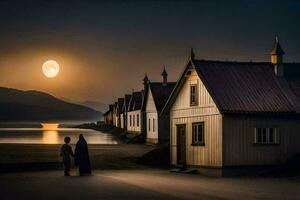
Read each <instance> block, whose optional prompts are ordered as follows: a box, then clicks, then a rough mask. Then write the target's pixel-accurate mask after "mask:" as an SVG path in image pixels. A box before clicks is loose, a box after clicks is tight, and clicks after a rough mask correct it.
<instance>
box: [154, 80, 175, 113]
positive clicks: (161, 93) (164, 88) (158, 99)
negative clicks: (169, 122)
mask: <svg viewBox="0 0 300 200" xmlns="http://www.w3.org/2000/svg"><path fill="white" fill-rule="evenodd" d="M175 84H176V83H170V82H168V83H167V84H166V85H164V84H163V83H161V82H154V83H153V82H150V83H149V88H150V90H151V93H152V96H153V99H154V103H155V106H156V109H157V112H158V113H160V112H161V111H162V109H163V107H164V106H165V104H166V102H167V100H168V98H169V96H170V94H171V92H172V91H173V89H174V86H175Z"/></svg>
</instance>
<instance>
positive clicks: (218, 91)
mask: <svg viewBox="0 0 300 200" xmlns="http://www.w3.org/2000/svg"><path fill="white" fill-rule="evenodd" d="M193 63H194V66H195V69H196V71H197V73H198V75H199V77H200V78H201V80H202V81H203V83H204V84H205V86H206V88H207V89H208V91H209V92H210V94H211V96H212V97H213V99H214V100H215V102H216V104H217V105H218V107H219V109H220V110H221V112H224V113H225V112H233V113H236V112H238V113H241V112H250V113H253V112H254V113H257V112H280V113H289V112H295V107H294V106H293V104H292V103H291V102H290V101H289V99H288V97H287V96H286V94H285V93H284V91H282V88H281V86H280V83H279V81H278V77H277V76H276V75H275V73H274V70H273V66H272V65H271V64H270V63H253V62H218V61H206V60H195V61H194V62H193Z"/></svg>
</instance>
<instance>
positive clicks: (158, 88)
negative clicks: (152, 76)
mask: <svg viewBox="0 0 300 200" xmlns="http://www.w3.org/2000/svg"><path fill="white" fill-rule="evenodd" d="M167 76H168V74H167V72H166V70H165V69H164V71H163V73H162V77H163V81H162V82H150V81H149V83H148V89H147V94H146V97H145V113H146V120H145V121H146V124H147V125H146V133H147V134H146V141H147V143H165V142H168V140H169V120H170V118H169V115H168V114H164V115H160V112H161V111H162V109H163V107H164V105H165V103H166V102H167V100H168V98H169V96H170V94H171V92H172V90H173V88H174V86H175V83H170V82H169V83H168V81H167Z"/></svg>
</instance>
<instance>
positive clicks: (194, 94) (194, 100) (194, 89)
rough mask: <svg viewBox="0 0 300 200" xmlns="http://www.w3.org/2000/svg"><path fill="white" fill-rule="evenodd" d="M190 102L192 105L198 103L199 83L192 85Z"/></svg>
mask: <svg viewBox="0 0 300 200" xmlns="http://www.w3.org/2000/svg"><path fill="white" fill-rule="evenodd" d="M190 91H191V92H190V104H191V106H195V105H197V104H198V102H197V101H198V99H197V85H191V86H190Z"/></svg>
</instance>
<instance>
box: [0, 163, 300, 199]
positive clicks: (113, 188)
mask: <svg viewBox="0 0 300 200" xmlns="http://www.w3.org/2000/svg"><path fill="white" fill-rule="evenodd" d="M72 175H73V176H72V177H63V176H62V172H61V171H43V172H19V173H6V174H0V186H1V187H0V194H1V199H2V200H6V199H13V200H18V199H30V200H35V199H38V200H40V199H43V200H44V199H45V200H48V199H72V200H77V199H78V200H79V199H112V200H113V199H115V200H118V199H123V200H126V199H130V200H134V199H138V200H147V199H149V200H150V199H151V200H156V199H157V200H160V199H161V200H168V199H172V200H175V199H184V200H189V199H195V200H201V199H239V200H240V199H280V200H282V199H299V195H300V177H294V178H253V177H252V178H249V177H248V178H246V177H241V178H213V177H205V176H200V175H191V174H189V175H188V174H175V173H170V172H168V171H167V170H149V169H148V170H145V169H143V170H138V169H135V170H97V171H94V173H93V175H92V176H86V177H78V176H77V175H76V172H74V171H73V172H72Z"/></svg>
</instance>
